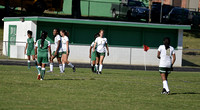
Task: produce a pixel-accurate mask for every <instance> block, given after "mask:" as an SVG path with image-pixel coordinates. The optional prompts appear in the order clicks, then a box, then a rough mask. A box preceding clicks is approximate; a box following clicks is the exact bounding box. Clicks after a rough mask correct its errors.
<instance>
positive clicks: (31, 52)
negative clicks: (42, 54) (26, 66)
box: [26, 49, 35, 55]
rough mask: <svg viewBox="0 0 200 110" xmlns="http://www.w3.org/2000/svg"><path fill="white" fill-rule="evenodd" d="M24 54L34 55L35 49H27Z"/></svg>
mask: <svg viewBox="0 0 200 110" xmlns="http://www.w3.org/2000/svg"><path fill="white" fill-rule="evenodd" d="M26 55H35V49H32V50H28V49H27V51H26Z"/></svg>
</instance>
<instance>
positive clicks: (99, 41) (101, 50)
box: [95, 37, 107, 57]
mask: <svg viewBox="0 0 200 110" xmlns="http://www.w3.org/2000/svg"><path fill="white" fill-rule="evenodd" d="M95 43H96V46H97V49H96V51H97V52H96V55H97V57H100V56H105V52H106V47H105V46H106V44H107V39H106V38H101V37H97V38H96V40H95Z"/></svg>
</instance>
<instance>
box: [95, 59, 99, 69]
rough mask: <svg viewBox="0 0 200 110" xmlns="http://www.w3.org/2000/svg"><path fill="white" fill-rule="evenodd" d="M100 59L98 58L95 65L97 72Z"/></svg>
mask: <svg viewBox="0 0 200 110" xmlns="http://www.w3.org/2000/svg"><path fill="white" fill-rule="evenodd" d="M98 65H99V57H96V64H95V68H96V72H99V67H98Z"/></svg>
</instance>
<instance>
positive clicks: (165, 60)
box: [157, 37, 176, 94]
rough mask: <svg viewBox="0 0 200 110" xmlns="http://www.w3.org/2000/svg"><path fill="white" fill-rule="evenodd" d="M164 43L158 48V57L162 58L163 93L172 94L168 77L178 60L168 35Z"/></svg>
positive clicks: (160, 69) (160, 68) (160, 67)
mask: <svg viewBox="0 0 200 110" xmlns="http://www.w3.org/2000/svg"><path fill="white" fill-rule="evenodd" d="M163 44H164V45H160V46H159V48H158V54H157V58H158V59H160V64H159V72H160V76H161V78H162V81H163V90H162V92H161V94H170V90H169V87H168V82H167V77H168V75H169V74H170V72H171V71H172V70H173V65H174V63H175V60H176V55H175V52H174V48H173V47H172V46H170V39H169V38H168V37H166V38H164V39H163Z"/></svg>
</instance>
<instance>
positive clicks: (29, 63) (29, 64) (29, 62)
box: [28, 60, 31, 68]
mask: <svg viewBox="0 0 200 110" xmlns="http://www.w3.org/2000/svg"><path fill="white" fill-rule="evenodd" d="M28 68H31V61H30V60H28Z"/></svg>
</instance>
